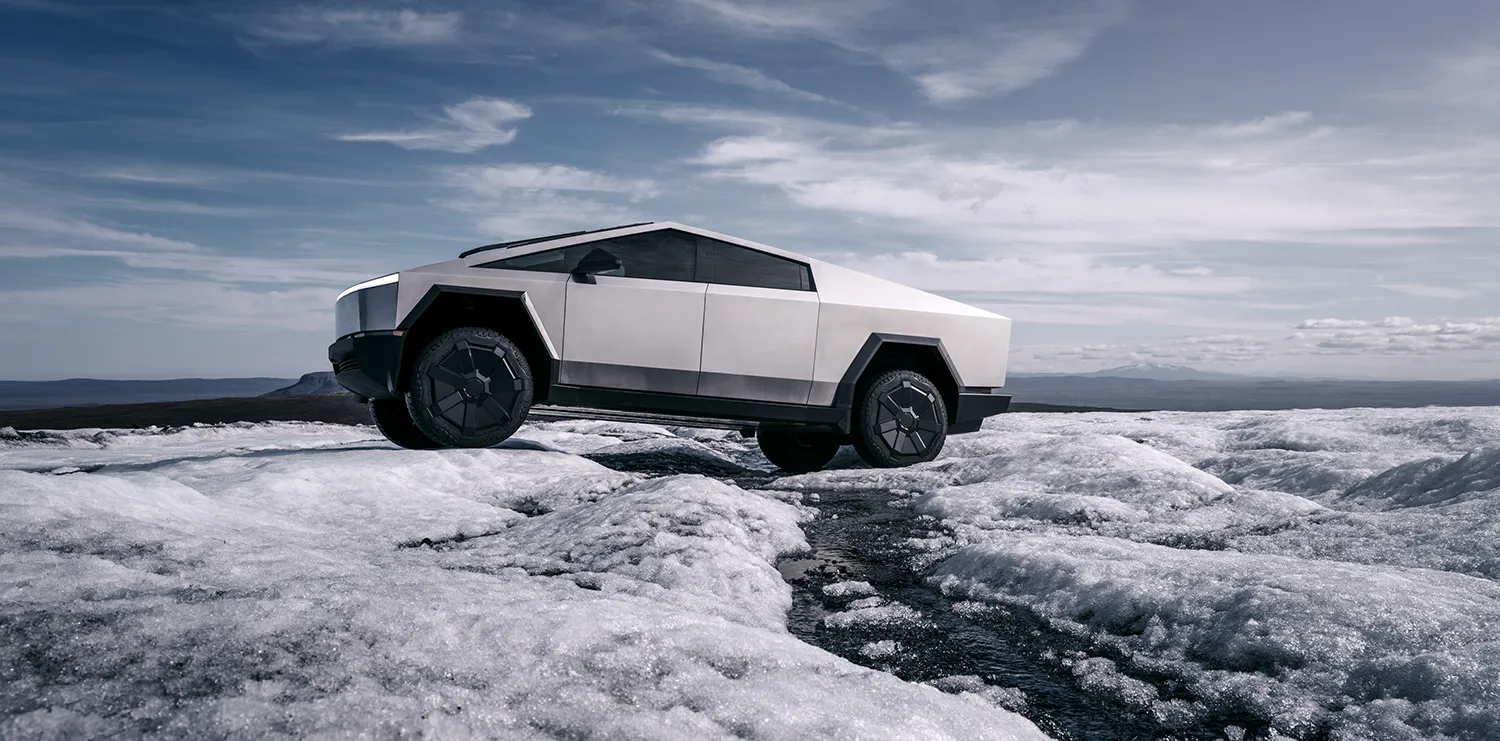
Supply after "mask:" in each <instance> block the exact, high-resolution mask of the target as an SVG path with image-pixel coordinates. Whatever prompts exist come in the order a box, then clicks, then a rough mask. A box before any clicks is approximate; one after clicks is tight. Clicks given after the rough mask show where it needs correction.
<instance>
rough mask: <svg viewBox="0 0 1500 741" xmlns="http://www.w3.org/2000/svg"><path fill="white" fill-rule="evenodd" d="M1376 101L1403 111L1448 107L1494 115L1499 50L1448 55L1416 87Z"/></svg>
mask: <svg viewBox="0 0 1500 741" xmlns="http://www.w3.org/2000/svg"><path fill="white" fill-rule="evenodd" d="M1378 97H1380V98H1384V99H1385V100H1388V101H1391V102H1394V103H1396V104H1398V105H1401V106H1404V107H1410V106H1412V105H1413V104H1416V105H1419V106H1424V107H1425V106H1451V107H1456V108H1462V109H1468V111H1467V112H1468V113H1469V114H1473V113H1475V112H1478V113H1480V114H1493V113H1495V112H1496V111H1500V46H1494V45H1478V46H1472V47H1469V48H1466V49H1459V50H1456V51H1451V52H1448V53H1446V54H1444V55H1442V56H1440V57H1438V58H1437V59H1435V60H1434V61H1433V63H1432V64H1431V66H1430V67H1429V68H1428V69H1427V71H1426V73H1425V75H1424V76H1423V78H1422V79H1420V80H1418V81H1417V82H1416V83H1415V84H1412V85H1409V86H1408V87H1405V88H1402V89H1397V90H1392V91H1388V92H1386V93H1384V94H1382V95H1380V96H1378ZM1486 123H1491V124H1492V121H1487V122H1486Z"/></svg>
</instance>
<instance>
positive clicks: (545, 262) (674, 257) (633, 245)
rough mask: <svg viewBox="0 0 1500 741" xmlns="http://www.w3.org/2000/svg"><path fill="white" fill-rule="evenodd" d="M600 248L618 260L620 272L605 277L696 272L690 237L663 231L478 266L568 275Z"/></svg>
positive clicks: (685, 277)
mask: <svg viewBox="0 0 1500 741" xmlns="http://www.w3.org/2000/svg"><path fill="white" fill-rule="evenodd" d="M596 249H603V250H606V251H608V252H609V253H610V254H613V255H614V256H615V257H618V258H620V270H619V271H618V272H614V271H611V272H610V273H607V274H606V275H618V276H622V277H626V278H651V279H653V280H680V281H691V280H693V273H694V271H695V270H696V269H697V251H696V250H695V245H694V243H693V238H692V237H691V236H690V235H687V234H683V233H681V232H677V231H671V230H665V231H655V232H646V233H644V234H632V235H630V236H627V237H615V238H613V239H601V240H598V241H595V242H584V243H583V244H575V245H572V246H571V247H561V248H558V249H555V250H547V251H545V252H534V253H532V254H530V255H519V256H517V257H507V258H505V259H503V260H496V261H494V262H488V263H485V264H484V265H482V266H481V267H486V268H502V269H505V270H536V271H540V272H544V273H571V272H573V268H574V266H576V265H578V261H579V260H582V259H583V256H584V255H587V254H588V253H590V252H593V251H594V250H596Z"/></svg>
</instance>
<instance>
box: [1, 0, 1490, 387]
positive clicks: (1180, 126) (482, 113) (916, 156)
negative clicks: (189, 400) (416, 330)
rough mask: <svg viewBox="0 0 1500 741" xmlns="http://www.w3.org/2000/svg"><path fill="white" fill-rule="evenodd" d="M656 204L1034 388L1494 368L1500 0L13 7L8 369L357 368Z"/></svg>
mask: <svg viewBox="0 0 1500 741" xmlns="http://www.w3.org/2000/svg"><path fill="white" fill-rule="evenodd" d="M934 8H941V10H935V9H934ZM653 219H671V220H676V221H683V222H688V223H693V224H698V225H701V226H705V227H708V228H711V229H717V230H719V231H724V232H728V233H731V234H735V235H739V236H743V237H747V238H751V239H757V240H760V241H763V242H767V243H770V244H774V245H778V246H782V247H786V248H788V249H794V250H798V251H803V252H807V253H810V254H813V255H815V256H818V257H822V258H824V259H829V260H832V261H835V262H839V263H842V264H846V265H849V266H851V267H854V268H857V269H864V270H868V271H871V272H874V273H877V274H881V275H885V276H888V277H891V278H894V279H897V280H901V281H903V282H906V283H910V284H913V285H916V286H918V287H921V288H925V289H928V290H933V291H935V292H938V293H943V294H945V295H949V296H953V297H956V298H959V299H962V300H965V301H969V302H971V303H975V304H977V305H981V306H984V307H986V308H990V309H992V310H996V311H999V312H1000V313H1003V314H1006V315H1008V316H1011V317H1013V318H1014V319H1015V320H1016V331H1015V337H1014V341H1013V352H1014V361H1013V367H1014V369H1016V370H1025V371H1088V370H1095V369H1098V368H1103V367H1107V366H1112V365H1119V364H1122V363H1128V362H1166V363H1181V364H1187V365H1193V366H1196V367H1201V368H1207V369H1216V370H1226V371H1238V372H1247V373H1276V374H1317V375H1337V376H1351V377H1375V378H1434V379H1445V378H1478V377H1486V378H1490V377H1496V376H1500V372H1497V371H1496V370H1495V369H1496V367H1497V361H1500V298H1497V296H1500V291H1497V288H1500V244H1497V235H1500V5H1496V4H1495V3H1493V2H1490V1H1488V0H1486V1H1479V0H1445V2H1441V3H1411V2H1405V1H1400V2H1398V1H1395V0H1338V1H1327V2H1317V3H1307V2H1291V1H1280V0H1273V1H1269V2H1255V3H1203V2H1195V1H1191V0H1160V1H1155V2H1144V1H1138V2H1127V1H1124V0H1121V1H1118V2H1116V1H1113V0H1099V1H1092V0H1090V1H1087V2H1070V1H1060V2H966V1H963V0H958V1H955V2H950V3H941V4H937V5H933V4H929V3H922V2H901V1H899V0H843V1H842V2H826V3H819V2H781V1H779V0H778V1H770V0H755V1H751V2H730V1H729V0H650V1H648V0H605V1H603V2H574V1H572V0H560V1H559V2H548V3H505V2H484V3H479V2H472V3H462V2H458V3H421V4H418V3H407V4H398V3H365V2H357V1H356V2H341V3H335V4H322V3H285V4H283V3H276V2H257V3H242V2H223V3H213V2H205V3H183V2H172V3H160V4H153V3H149V2H128V3H110V2H107V1H103V0H96V1H95V2H88V3H69V2H65V1H63V0H0V346H3V347H4V348H5V352H3V353H0V378H13V379H48V378H64V377H77V376H95V377H126V378H130V377H136V378H161V377H175V376H189V375H197V376H242V375H296V374H299V373H301V372H305V371H308V370H317V369H322V368H323V366H324V365H325V364H326V361H325V359H324V354H325V348H326V346H327V344H328V342H329V341H330V340H331V337H330V334H331V332H332V329H331V326H332V299H333V297H334V296H335V295H336V293H337V292H338V290H340V289H341V288H343V287H345V286H347V285H350V284H353V283H356V282H358V281H360V280H362V279H364V278H367V277H371V276H374V275H378V274H382V273H386V272H390V271H393V270H397V269H400V268H403V267H410V266H413V265H419V264H425V263H430V262H437V261H440V260H444V259H448V258H450V257H453V256H455V255H456V254H457V253H458V252H459V251H461V250H462V249H465V248H467V247H470V246H474V245H477V244H483V243H486V242H488V241H495V240H497V239H502V238H507V237H522V236H528V235H535V234H539V233H548V232H552V231H560V230H565V229H570V228H588V227H599V226H607V225H611V224H616V223H624V222H630V221H639V220H653Z"/></svg>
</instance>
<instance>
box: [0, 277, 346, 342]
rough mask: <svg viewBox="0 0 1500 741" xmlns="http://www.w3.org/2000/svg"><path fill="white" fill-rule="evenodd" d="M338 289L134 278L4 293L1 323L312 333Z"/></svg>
mask: <svg viewBox="0 0 1500 741" xmlns="http://www.w3.org/2000/svg"><path fill="white" fill-rule="evenodd" d="M337 295H338V294H337V289H333V288H293V289H289V290H272V291H250V290H246V289H244V288H242V287H240V286H237V285H234V284H231V283H219V282H214V281H206V280H161V279H149V278H148V279H143V278H132V279H130V280H128V281H120V282H100V283H93V284H90V285H89V286H88V288H87V289H86V290H80V289H79V288H77V287H66V288H45V289H24V290H9V291H0V321H5V322H30V321H37V320H41V319H47V318H54V317H56V316H58V315H66V316H85V317H94V318H95V319H97V318H98V317H111V318H119V319H130V320H134V321H144V322H154V323H161V324H180V325H189V326H198V327H233V328H239V329H245V330H253V331H258V330H268V331H270V330H308V329H318V328H321V327H320V326H309V324H310V323H317V324H326V323H329V322H331V319H329V316H330V308H331V307H332V306H333V299H334V297H335V296H337Z"/></svg>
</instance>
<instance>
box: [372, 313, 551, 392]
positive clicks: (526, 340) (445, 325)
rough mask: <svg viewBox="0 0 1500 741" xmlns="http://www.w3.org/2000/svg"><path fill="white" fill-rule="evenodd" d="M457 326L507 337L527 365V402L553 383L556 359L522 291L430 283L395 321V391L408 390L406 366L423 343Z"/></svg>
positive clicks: (408, 374)
mask: <svg viewBox="0 0 1500 741" xmlns="http://www.w3.org/2000/svg"><path fill="white" fill-rule="evenodd" d="M458 327H483V328H485V329H491V330H494V331H496V332H499V333H500V334H503V335H505V336H506V337H507V338H509V339H510V341H511V342H514V343H515V344H516V346H517V347H518V348H519V349H520V350H521V354H522V355H524V356H526V362H527V364H529V365H530V366H531V373H532V383H533V384H535V391H534V394H533V403H540V402H542V401H543V400H545V399H546V398H547V394H548V392H549V391H550V390H551V387H552V384H554V383H556V382H557V374H558V359H557V358H556V357H555V356H554V355H553V354H552V351H551V350H549V349H548V345H547V342H546V341H545V340H543V339H542V337H543V334H542V331H543V330H542V328H541V327H539V326H537V318H536V316H535V314H534V313H533V312H532V310H531V309H530V308H529V307H528V303H527V301H526V294H525V292H523V291H509V290H502V289H493V288H474V287H470V286H447V285H435V286H432V287H431V288H428V289H427V293H425V294H423V295H422V298H421V299H420V300H418V301H417V304H416V306H414V307H413V308H412V310H411V311H410V312H408V313H407V315H406V316H405V317H404V318H403V319H402V320H401V322H400V324H399V325H398V326H397V329H398V330H399V331H401V332H402V337H403V339H404V342H403V343H402V349H401V366H400V370H399V372H398V373H397V375H396V378H397V383H398V388H397V389H396V390H397V391H403V392H404V391H407V390H409V383H410V381H409V380H408V379H409V378H410V377H411V370H412V368H413V367H414V366H415V365H416V362H417V358H418V357H419V356H420V355H421V354H422V350H423V349H424V348H426V347H427V343H429V342H431V341H432V340H433V339H435V338H436V337H437V336H438V335H440V334H442V333H444V332H446V331H448V330H450V329H456V328H458Z"/></svg>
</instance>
